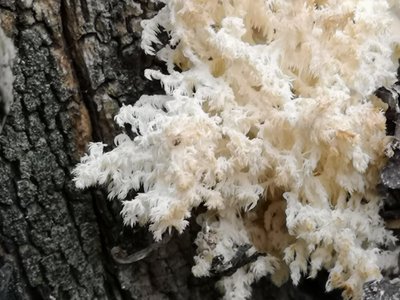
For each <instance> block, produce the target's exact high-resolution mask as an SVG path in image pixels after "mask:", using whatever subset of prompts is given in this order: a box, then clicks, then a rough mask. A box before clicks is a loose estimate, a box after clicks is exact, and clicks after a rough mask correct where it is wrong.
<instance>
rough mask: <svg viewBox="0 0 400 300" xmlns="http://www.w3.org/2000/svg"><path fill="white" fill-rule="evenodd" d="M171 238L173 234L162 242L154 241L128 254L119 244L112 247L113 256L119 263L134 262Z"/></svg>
mask: <svg viewBox="0 0 400 300" xmlns="http://www.w3.org/2000/svg"><path fill="white" fill-rule="evenodd" d="M171 238H172V234H170V235H168V236H167V237H165V238H164V239H163V240H162V241H161V242H159V243H153V244H151V245H150V246H148V247H146V248H144V249H142V250H139V251H137V252H135V253H133V254H130V255H128V254H127V253H126V251H125V250H124V249H122V248H120V247H119V246H115V247H113V248H112V249H111V256H112V258H113V259H114V260H115V262H117V263H119V264H122V265H127V264H132V263H134V262H137V261H140V260H142V259H144V258H146V257H147V256H149V254H150V253H151V252H153V251H154V250H156V249H158V248H160V247H161V246H162V245H164V244H167V243H168V242H169V241H170V240H171Z"/></svg>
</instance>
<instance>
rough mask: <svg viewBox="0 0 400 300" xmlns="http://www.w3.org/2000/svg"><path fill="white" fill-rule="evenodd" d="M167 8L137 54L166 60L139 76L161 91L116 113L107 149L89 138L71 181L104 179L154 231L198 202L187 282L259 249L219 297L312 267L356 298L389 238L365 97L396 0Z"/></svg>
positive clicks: (382, 80)
mask: <svg viewBox="0 0 400 300" xmlns="http://www.w3.org/2000/svg"><path fill="white" fill-rule="evenodd" d="M162 2H164V3H165V6H164V7H163V8H162V9H161V10H160V12H159V13H158V15H156V16H155V17H154V18H153V19H151V20H145V21H143V23H142V25H143V28H144V30H143V34H142V48H143V49H144V50H145V51H146V52H147V53H148V54H151V55H157V56H158V57H159V58H160V59H161V60H162V61H164V62H165V64H166V66H167V72H166V73H162V72H161V71H158V70H146V72H145V76H146V77H147V78H148V79H150V80H159V81H160V82H161V83H162V85H163V87H164V89H165V95H150V96H148V95H144V96H142V97H141V98H140V99H139V100H138V101H137V102H136V104H135V105H133V106H130V105H128V106H123V107H122V108H121V110H120V112H119V114H118V115H117V116H116V118H115V119H116V122H117V123H118V124H119V125H120V126H121V127H124V124H126V123H128V124H130V125H131V127H132V129H133V130H134V132H135V133H136V137H135V138H133V139H131V138H130V137H129V136H128V135H126V134H120V135H118V136H117V137H116V138H115V146H116V147H115V148H114V150H112V151H109V152H106V153H104V152H103V146H104V145H103V144H101V143H93V144H91V145H90V147H89V153H88V154H87V155H86V156H85V157H83V158H82V161H81V163H80V164H79V165H78V166H77V167H76V169H75V176H76V177H75V182H76V185H77V186H78V187H80V188H85V187H88V186H91V185H96V184H101V185H104V184H105V185H107V189H108V191H109V197H110V198H117V199H119V200H121V201H123V210H122V215H123V217H124V221H125V223H126V225H130V226H133V225H135V224H139V225H141V226H144V225H149V229H150V230H151V231H152V232H153V233H154V238H155V239H156V240H160V239H161V237H162V235H163V234H164V232H166V231H168V230H171V229H172V228H175V229H176V230H177V231H178V232H182V231H183V230H184V229H185V227H186V226H187V225H188V221H187V219H188V218H189V216H190V214H191V210H192V209H193V208H195V207H198V206H200V205H204V206H205V207H206V208H207V211H206V212H205V213H204V214H202V215H200V216H199V217H198V218H197V221H198V222H199V224H200V225H201V226H202V230H201V232H199V234H198V236H197V239H196V245H197V247H198V250H197V256H196V257H195V266H194V267H193V269H192V271H193V273H194V274H195V275H196V276H207V275H210V274H211V273H212V272H213V270H214V267H213V262H215V260H216V259H218V260H220V261H221V263H222V264H223V265H224V264H227V263H228V262H231V261H232V260H234V259H235V257H236V256H237V253H238V251H242V252H243V251H245V252H246V253H247V255H248V256H249V257H251V256H252V255H254V253H255V252H261V253H265V255H262V256H257V257H255V256H254V257H255V259H254V260H253V261H252V262H251V263H249V264H247V265H244V266H242V267H241V268H240V269H238V270H237V271H236V272H235V273H233V274H231V275H230V276H225V277H224V278H223V279H222V280H221V281H220V282H219V287H220V288H221V289H222V290H223V291H224V292H225V297H226V298H227V299H234V298H237V299H244V298H246V297H249V296H250V295H251V288H250V285H251V283H252V282H253V281H255V280H257V279H259V278H260V277H262V276H264V275H266V274H272V279H273V281H274V282H275V283H276V284H282V283H283V282H285V281H286V280H288V279H289V277H290V278H291V280H292V281H293V282H294V283H295V284H296V283H298V282H299V280H300V278H301V276H310V277H315V276H316V274H317V272H318V271H319V270H321V269H326V270H327V271H328V272H329V274H330V275H329V279H328V282H327V285H326V287H327V290H330V289H334V288H341V289H343V296H344V297H346V298H350V297H353V298H355V299H358V298H360V297H361V291H362V285H363V283H364V282H366V281H368V280H373V279H379V278H380V277H381V268H380V266H379V264H378V258H379V256H380V250H379V247H380V246H385V245H386V246H388V245H390V244H392V243H394V241H395V238H394V237H393V236H392V234H391V233H390V232H389V231H387V230H386V229H385V228H384V224H383V221H382V220H381V218H380V216H379V214H378V212H379V209H380V207H381V197H380V195H379V194H378V192H377V189H376V186H377V184H378V183H379V173H380V170H381V169H382V167H383V166H384V165H385V162H386V160H387V157H386V156H385V153H389V152H390V151H389V150H390V145H391V137H389V136H387V135H386V132H385V116H384V111H385V109H386V104H385V103H383V102H382V101H381V100H380V99H379V98H377V97H376V96H375V95H374V92H375V91H376V90H377V89H378V88H379V87H381V86H388V87H390V86H391V85H392V84H393V83H394V82H395V81H396V69H397V65H398V63H397V61H398V58H399V56H400V55H399V54H400V50H399V49H400V47H399V42H400V38H399V35H398V33H399V32H400V30H398V29H399V28H400V27H399V16H400V14H399V13H398V12H399V10H400V8H399V5H398V4H397V2H396V1H386V0H365V1H358V0H346V1H336V0H326V1H316V0H315V1H313V0H298V1H284V0H273V1H272V0H240V1H239V0H230V1H228V0H221V1H214V0H212V1H211V0H210V1H207V0H170V1H167V0H165V1H162ZM161 29H162V30H164V31H166V32H167V33H168V34H169V37H170V40H169V44H167V45H162V44H161V42H160V41H159V40H158V38H157V35H158V33H159V32H160V31H161ZM396 34H397V35H396ZM155 44H160V45H161V46H158V47H157V48H158V49H160V48H161V49H160V50H158V51H156V50H155V49H154V46H155ZM141 187H143V190H144V192H142V193H139V194H138V195H137V196H136V197H135V198H134V199H126V197H127V195H128V192H129V191H131V190H139V189H140V188H141ZM246 245H250V246H251V247H247V246H246ZM243 249H245V250H243Z"/></svg>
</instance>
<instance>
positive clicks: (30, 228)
mask: <svg viewBox="0 0 400 300" xmlns="http://www.w3.org/2000/svg"><path fill="white" fill-rule="evenodd" d="M156 9H157V7H156V6H155V5H154V4H153V3H151V2H150V1H141V2H139V1H131V0H124V1H121V0H104V1H97V0H80V1H78V0H62V1H57V0H35V1H32V0H18V1H14V0H11V1H10V0H0V19H1V22H2V27H3V28H4V30H5V32H6V33H7V35H8V36H10V37H11V38H12V39H13V40H14V43H15V46H16V48H17V50H18V54H17V56H18V58H17V61H16V62H15V68H14V75H15V84H14V94H15V96H14V98H15V101H14V104H13V106H12V111H11V114H10V115H9V117H8V119H7V122H6V125H5V128H4V130H3V133H2V135H1V136H0V222H1V223H0V224H1V226H0V298H1V299H188V298H189V297H192V298H202V299H203V298H204V299H205V298H207V295H209V297H213V295H214V294H215V291H214V290H213V288H212V286H211V287H209V285H207V284H205V283H200V281H196V280H195V279H194V278H192V275H191V273H190V268H191V257H192V256H193V249H192V240H191V234H190V232H189V231H188V232H186V233H185V234H183V235H182V236H180V237H173V238H172V240H171V241H170V242H169V243H168V245H164V246H163V247H159V248H157V247H156V248H157V249H155V250H154V251H153V252H151V253H150V254H149V256H148V257H146V258H145V259H143V260H141V261H138V262H136V263H133V264H128V265H121V264H118V263H116V262H115V261H114V260H113V258H112V256H111V249H112V248H113V247H115V246H117V247H120V248H121V249H124V250H126V251H127V252H128V253H131V252H135V251H136V250H141V249H143V248H146V247H147V246H148V245H150V244H152V243H153V242H152V239H151V235H150V234H148V233H147V231H146V230H144V229H136V228H135V229H132V228H124V227H123V224H122V220H121V218H120V216H119V211H120V205H119V203H118V202H108V201H107V200H106V198H105V197H104V195H103V194H102V193H101V192H99V191H95V190H92V191H87V192H82V191H78V190H76V189H75V188H74V185H73V183H72V181H71V170H72V168H73V167H74V165H75V164H76V163H77V162H78V161H79V158H80V157H81V156H82V155H83V154H84V152H85V150H86V147H87V144H88V143H89V142H90V141H93V140H94V141H104V142H106V143H108V144H112V137H113V136H114V135H115V133H116V131H117V128H115V126H114V124H113V116H114V114H115V113H116V112H117V110H118V108H119V106H120V105H121V104H122V103H133V102H134V101H135V100H137V99H138V98H139V96H140V95H141V94H143V93H153V92H154V91H158V90H160V87H159V86H158V85H157V83H151V82H150V83H149V82H148V81H147V80H144V78H143V75H142V74H143V70H144V68H146V67H149V66H150V65H157V62H154V59H153V58H150V57H146V56H145V55H144V54H143V52H142V51H140V47H139V44H140V30H141V28H140V21H141V20H142V19H143V18H148V17H151V16H152V15H153V14H154V13H155V11H156ZM200 295H201V296H200Z"/></svg>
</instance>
